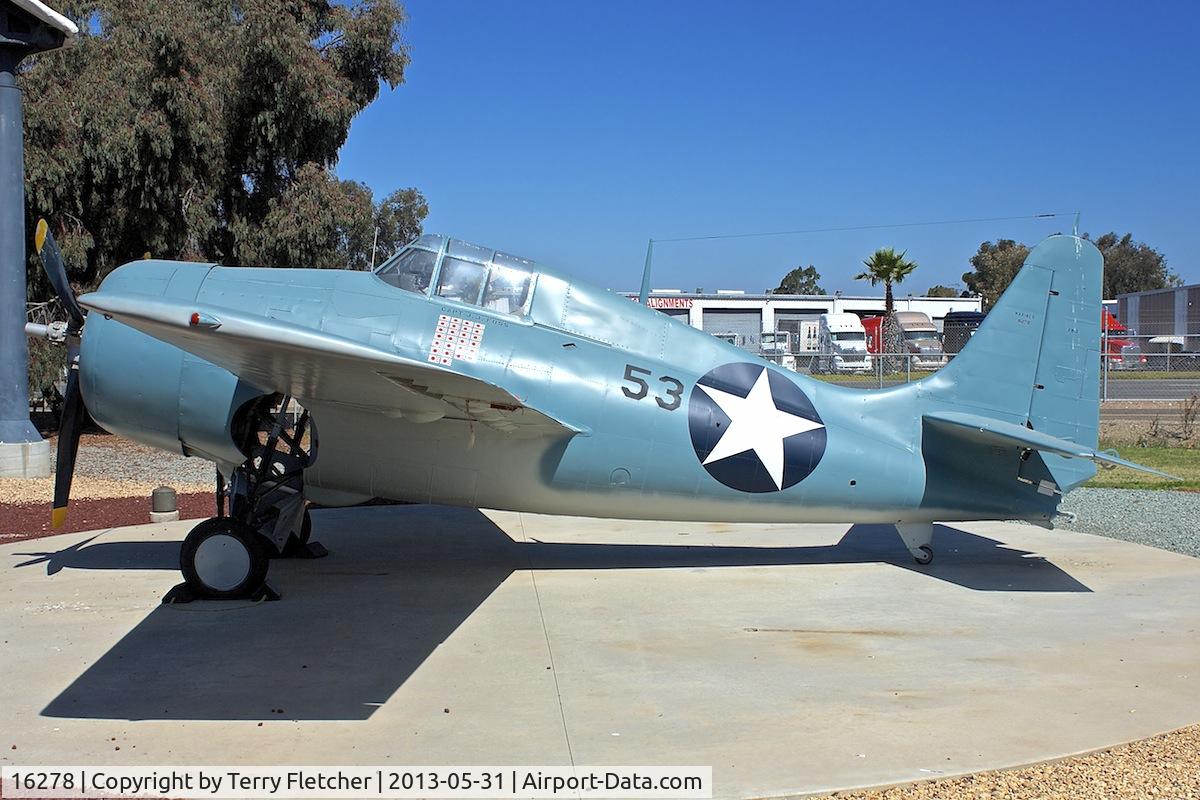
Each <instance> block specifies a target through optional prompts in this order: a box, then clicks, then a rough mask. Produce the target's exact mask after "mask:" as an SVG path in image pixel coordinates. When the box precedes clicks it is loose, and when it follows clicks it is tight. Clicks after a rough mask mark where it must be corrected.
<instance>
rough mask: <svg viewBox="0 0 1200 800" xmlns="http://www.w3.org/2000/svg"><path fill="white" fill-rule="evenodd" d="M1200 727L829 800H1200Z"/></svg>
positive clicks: (853, 793)
mask: <svg viewBox="0 0 1200 800" xmlns="http://www.w3.org/2000/svg"><path fill="white" fill-rule="evenodd" d="M1198 765H1200V725H1194V726H1192V727H1190V728H1184V729H1183V730H1179V731H1175V732H1174V733H1168V734H1166V735H1164V736H1155V737H1154V738H1152V739H1142V740H1141V741H1139V742H1132V743H1130V744H1126V745H1121V746H1120V747H1114V748H1112V749H1111V750H1105V751H1102V752H1099V753H1092V754H1091V755H1086V756H1077V757H1076V758H1068V759H1065V760H1063V761H1052V762H1049V763H1046V764H1036V765H1034V766H1032V767H1023V768H1021V769H1012V770H1005V771H1003V772H977V773H975V774H974V775H967V776H964V777H962V778H946V779H945V780H940V781H926V782H924V783H915V784H907V785H904V786H893V787H892V788H890V789H872V790H867V791H862V792H835V793H834V794H832V795H827V796H828V797H838V798H847V800H849V799H850V798H853V799H854V800H928V799H929V798H970V799H971V800H999V799H1000V798H1004V799H1005V800H1093V798H1094V799H1095V800H1100V799H1101V798H1103V800H1110V799H1113V798H1120V799H1121V800H1127V799H1128V800H1133V798H1138V800H1141V798H1161V799H1162V800H1183V798H1188V800H1195V798H1200V766H1198Z"/></svg>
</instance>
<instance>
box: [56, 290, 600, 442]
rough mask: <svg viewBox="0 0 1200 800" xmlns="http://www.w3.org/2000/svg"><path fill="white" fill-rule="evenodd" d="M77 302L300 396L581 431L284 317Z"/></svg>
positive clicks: (165, 303)
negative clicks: (296, 323) (274, 317)
mask: <svg viewBox="0 0 1200 800" xmlns="http://www.w3.org/2000/svg"><path fill="white" fill-rule="evenodd" d="M79 302H80V303H81V304H82V305H83V306H85V307H86V308H89V309H91V310H92V311H95V312H97V313H100V314H103V315H104V316H106V317H112V318H114V319H116V320H117V321H119V322H122V323H124V324H126V325H129V326H130V327H132V328H135V329H137V330H139V331H141V332H142V333H145V334H147V335H148V336H152V337H154V338H156V339H159V340H161V341H163V342H166V343H168V344H172V345H174V346H176V347H178V348H180V349H181V350H186V351H187V352H189V353H191V354H193V355H195V356H197V357H199V358H202V359H204V360H205V361H208V362H210V363H212V364H216V365H217V366H219V367H222V368H224V369H226V370H229V371H230V372H232V373H233V374H235V375H237V376H238V377H239V378H242V379H243V380H245V381H247V382H249V383H251V384H253V385H255V386H258V387H260V388H261V389H263V390H264V391H270V392H280V393H283V394H289V395H292V396H293V397H296V398H297V399H298V400H299V401H300V402H301V403H304V404H305V405H313V404H326V405H329V404H336V405H342V406H348V407H353V408H359V409H364V410H368V411H374V412H378V413H381V414H385V415H387V416H392V417H400V418H405V419H410V420H412V421H414V422H431V421H433V420H437V419H443V418H446V419H461V420H466V421H471V422H479V423H482V424H484V425H488V426H490V427H493V428H496V429H498V430H502V431H514V430H525V431H530V432H534V433H539V434H546V435H553V434H570V435H574V434H579V433H586V430H585V429H583V428H580V427H577V426H574V425H571V424H568V423H566V422H564V421H562V420H559V419H556V418H555V417H552V416H550V415H549V414H546V413H545V412H543V411H540V410H538V409H535V408H532V407H530V406H528V405H526V403H525V402H524V401H523V400H522V399H521V398H519V397H517V396H515V395H514V394H512V393H511V392H509V391H507V390H506V389H504V388H502V387H500V386H497V385H495V384H492V383H490V382H488V381H484V380H481V379H479V378H476V377H473V376H470V375H464V374H462V373H459V372H455V371H453V370H450V369H446V368H445V367H441V366H439V365H436V364H429V363H425V362H422V361H416V360H414V359H410V358H406V357H404V356H401V355H398V354H396V353H389V352H386V351H384V350H381V349H378V348H375V347H371V346H369V345H365V344H362V343H361V342H356V341H353V340H351V339H347V338H345V337H342V336H337V335H334V334H330V333H325V332H323V331H319V330H314V329H312V328H306V327H303V326H300V325H295V324H292V323H289V322H284V321H281V320H276V319H270V318H268V317H263V316H259V315H256V314H248V313H246V312H243V311H237V310H234V309H229V308H222V307H217V306H211V305H206V304H203V303H194V302H192V303H180V302H176V301H171V300H165V299H163V298H161V297H155V296H151V295H141V294H136V293H125V292H122V293H112V292H102V293H93V294H87V295H84V296H83V297H81V298H79Z"/></svg>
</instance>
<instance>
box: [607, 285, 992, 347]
mask: <svg viewBox="0 0 1200 800" xmlns="http://www.w3.org/2000/svg"><path fill="white" fill-rule="evenodd" d="M625 295H626V296H627V297H630V298H632V299H633V300H635V301H636V300H637V297H638V295H637V293H636V292H632V293H631V292H626V293H625ZM982 303H983V301H982V300H981V299H980V298H978V297H911V296H910V297H896V298H895V304H896V310H897V311H921V312H924V313H925V314H928V315H929V317H930V319H932V320H933V323H934V324H935V325H936V326H937V329H938V330H939V331H941V329H942V320H943V319H944V318H945V316H946V315H947V314H949V313H950V312H951V311H981V310H982V308H983V306H982ZM649 305H650V307H651V308H655V309H658V310H659V311H661V312H662V313H664V314H669V315H671V316H673V317H678V318H679V319H680V320H681V321H684V322H687V323H688V324H689V325H691V326H692V327H693V328H699V329H700V330H703V331H706V332H707V333H711V334H713V335H717V334H735V335H736V336H738V341H739V342H742V343H744V344H743V346H744V347H746V349H748V350H757V349H758V343H759V337H760V336H761V335H762V333H763V332H764V331H787V332H789V333H791V334H792V339H793V341H799V338H800V337H799V331H800V326H801V324H802V323H803V322H804V321H806V320H815V319H817V318H818V317H819V316H821V315H822V314H825V313H842V312H849V313H852V314H858V315H859V317H872V316H877V315H879V314H882V313H883V296H882V295H880V296H873V297H868V296H858V295H842V294H831V295H806V294H804V295H797V294H746V293H745V292H741V291H734V290H729V289H721V290H718V291H717V292H716V293H714V294H708V293H699V292H698V293H692V292H685V291H683V290H681V289H654V290H653V291H652V292H651V293H650V297H649Z"/></svg>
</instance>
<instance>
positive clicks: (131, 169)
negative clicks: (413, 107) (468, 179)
mask: <svg viewBox="0 0 1200 800" xmlns="http://www.w3.org/2000/svg"><path fill="white" fill-rule="evenodd" d="M59 7H60V8H63V9H64V10H65V11H66V12H67V13H68V14H69V15H70V16H72V17H73V18H75V19H76V20H79V21H80V22H81V23H82V24H81V26H80V27H81V33H80V36H79V37H78V41H76V42H75V44H74V45H73V46H71V47H67V48H64V49H62V50H58V51H54V52H51V53H46V54H42V55H38V56H36V57H34V58H31V59H28V60H27V61H26V65H25V68H24V70H23V72H22V74H21V76H20V80H21V84H22V88H23V89H24V91H25V94H26V97H27V98H29V100H28V101H27V102H26V104H25V134H26V151H25V162H26V198H27V204H26V205H27V209H26V211H27V221H28V223H29V225H28V229H29V230H30V231H32V230H33V222H34V221H35V220H36V218H37V217H39V216H45V217H47V219H48V220H49V221H50V223H51V226H52V230H53V231H54V233H55V236H56V237H57V238H58V240H59V242H60V243H61V245H62V246H63V249H64V253H65V255H66V258H67V261H68V263H69V264H71V265H72V266H73V267H75V271H74V273H73V278H74V279H76V280H77V281H78V282H79V283H81V284H85V285H87V284H94V283H95V282H96V281H97V280H98V279H99V278H101V277H103V276H104V275H105V274H106V273H107V272H108V271H109V270H111V269H113V268H114V267H116V266H117V265H119V264H121V263H123V262H125V261H128V260H131V259H134V258H139V257H141V256H142V255H143V254H144V253H146V252H149V253H152V254H153V255H154V256H156V257H163V258H183V259H199V260H206V261H219V262H222V263H226V264H248V263H264V264H302V265H306V266H319V267H347V266H354V267H361V266H366V265H367V263H368V262H369V260H370V252H371V244H372V241H373V239H374V229H375V227H376V226H377V225H378V226H379V227H380V229H381V230H380V251H381V253H383V254H386V253H387V252H389V251H390V250H391V249H393V248H394V247H395V246H396V244H397V241H398V239H399V238H400V237H409V236H412V235H415V234H416V233H419V232H420V228H421V220H422V219H423V218H424V216H425V213H426V210H427V209H426V205H425V201H424V198H423V197H422V196H421V194H420V192H418V191H417V190H415V189H405V190H401V191H398V192H395V193H393V194H392V195H390V196H389V197H388V198H386V199H385V200H384V201H383V202H382V203H380V204H378V205H376V204H375V203H374V201H373V198H372V197H371V192H370V191H369V190H368V189H367V188H366V187H365V186H363V185H361V184H357V183H352V182H347V181H339V180H338V179H337V178H336V177H335V176H334V175H333V174H332V172H331V169H332V167H333V165H334V163H335V162H336V160H337V153H338V149H339V148H340V147H341V145H342V144H343V143H344V142H345V140H346V135H347V133H348V132H349V127H350V122H351V120H352V119H353V118H354V116H355V115H356V114H357V113H358V112H359V111H361V110H362V109H363V108H364V107H366V106H367V104H369V103H370V102H371V101H372V100H374V99H375V97H376V96H377V95H378V93H379V89H380V84H381V82H382V83H386V84H387V85H388V86H390V87H392V88H395V87H396V86H397V85H399V84H400V83H401V82H402V81H403V79H404V70H405V67H406V65H407V64H408V54H407V51H406V49H405V47H404V45H403V44H402V43H401V40H400V29H401V25H402V23H403V21H404V10H403V8H402V7H401V6H400V5H399V3H398V2H396V0H361V2H352V3H349V4H330V3H328V2H325V1H324V0H238V1H237V2H229V0H187V2H185V1H184V0H74V1H73V2H65V3H62V4H60V5H59ZM31 251H32V248H31ZM31 262H33V263H31V266H33V267H34V270H36V260H35V259H33V258H31ZM30 278H31V290H32V292H31V293H32V294H34V296H44V295H45V290H46V287H45V283H44V280H43V279H42V278H41V276H40V272H37V271H31V274H30Z"/></svg>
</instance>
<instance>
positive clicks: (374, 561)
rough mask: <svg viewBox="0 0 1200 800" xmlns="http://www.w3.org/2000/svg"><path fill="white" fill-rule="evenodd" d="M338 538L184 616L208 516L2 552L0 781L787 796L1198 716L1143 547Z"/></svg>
mask: <svg viewBox="0 0 1200 800" xmlns="http://www.w3.org/2000/svg"><path fill="white" fill-rule="evenodd" d="M314 523H315V526H314V527H315V538H317V539H319V540H320V541H321V542H322V543H324V544H325V545H326V546H328V547H329V549H330V550H331V551H332V554H331V555H330V556H329V557H328V558H325V559H322V560H318V561H276V562H274V564H273V566H272V572H271V579H272V583H273V584H274V585H275V587H276V588H277V589H278V590H279V591H280V592H281V593H282V594H283V600H282V601H280V602H268V603H259V604H249V603H224V604H221V603H206V602H200V603H193V604H190V605H185V606H170V607H168V606H161V605H159V599H160V598H161V597H162V596H163V595H164V594H165V593H166V592H167V591H168V589H170V588H171V586H173V585H174V584H176V583H177V582H178V581H179V574H178V572H177V559H178V550H179V542H180V541H181V540H182V538H183V537H184V535H185V534H186V532H187V531H188V530H189V529H190V527H191V526H192V525H193V524H195V522H194V521H192V522H176V523H169V524H160V525H146V526H140V527H132V528H123V529H116V530H109V531H104V532H98V533H90V534H70V535H64V536H57V537H53V538H47V539H40V540H33V541H28V542H20V543H15V544H8V545H4V546H2V547H0V569H2V570H3V574H4V579H3V581H2V582H0V628H2V632H3V633H2V637H3V640H4V645H3V648H2V649H0V671H2V674H3V675H4V680H3V681H0V731H3V738H0V756H2V757H3V762H0V763H9V764H68V763H71V764H258V765H267V764H276V763H279V764H384V763H396V764H412V765H416V764H446V765H453V764H463V765H466V764H516V765H543V764H570V763H572V762H573V763H575V764H580V765H619V764H660V765H676V764H696V765H712V766H713V770H714V779H715V787H716V794H717V796H721V797H761V796H774V795H783V794H794V793H803V792H815V791H822V790H833V789H838V788H848V787H855V786H863V785H869V784H878V783H889V782H896V781H904V780H912V779H921V778H930V777H936V776H940V775H946V774H953V773H961V772H970V771H976V770H981V769H988V768H997V767H1005V766H1011V765H1016V764H1022V763H1028V762H1033V761H1039V760H1043V759H1048V758H1053V757H1057V756H1062V755H1067V754H1070V753H1075V752H1079V751H1083V750H1088V749H1093V748H1098V747H1103V746H1107V745H1112V744H1115V743H1118V742H1122V741H1126V740H1130V739H1136V738H1141V737H1144V736H1149V735H1151V734H1155V733H1158V732H1161V731H1165V730H1169V729H1172V728H1176V727H1180V726H1183V725H1187V724H1190V723H1194V722H1197V721H1200V636H1198V632H1200V560H1197V559H1193V558H1188V557H1186V556H1180V555H1175V554H1172V553H1167V552H1163V551H1159V550H1154V549H1151V548H1147V547H1142V546H1139V545H1133V544H1128V543H1125V542H1119V541H1113V540H1108V539H1103V538H1098V537H1093V536H1088V535H1085V534H1078V533H1068V532H1059V531H1045V530H1042V529H1040V528H1035V527H1030V526H1024V525H1014V524H1002V523H974V524H969V525H958V526H955V527H939V528H938V529H937V531H936V533H935V536H934V547H935V549H936V551H937V560H936V561H935V562H934V564H933V565H932V566H930V567H917V566H916V565H915V564H913V563H912V561H911V559H910V557H909V556H908V554H907V552H906V551H905V550H904V548H903V546H902V545H901V543H900V541H899V539H898V537H897V536H896V535H895V533H894V532H892V531H891V529H889V528H883V527H878V526H856V527H853V528H848V527H847V526H844V525H842V526H837V525H804V526H796V525H705V524H678V523H644V522H619V521H607V520H589V519H576V518H564V517H542V516H534V515H528V514H527V515H519V514H512V513H499V512H487V513H481V512H476V511H469V510H462V509H446V508H436V507H427V506H409V507H395V508H382V507H375V508H360V509H344V510H336V511H320V512H316V513H315V514H314ZM260 722H262V723H263V724H262V725H261V726H260V725H259V723H260ZM13 745H15V749H13V747H12V746H13ZM117 748H119V749H117Z"/></svg>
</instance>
